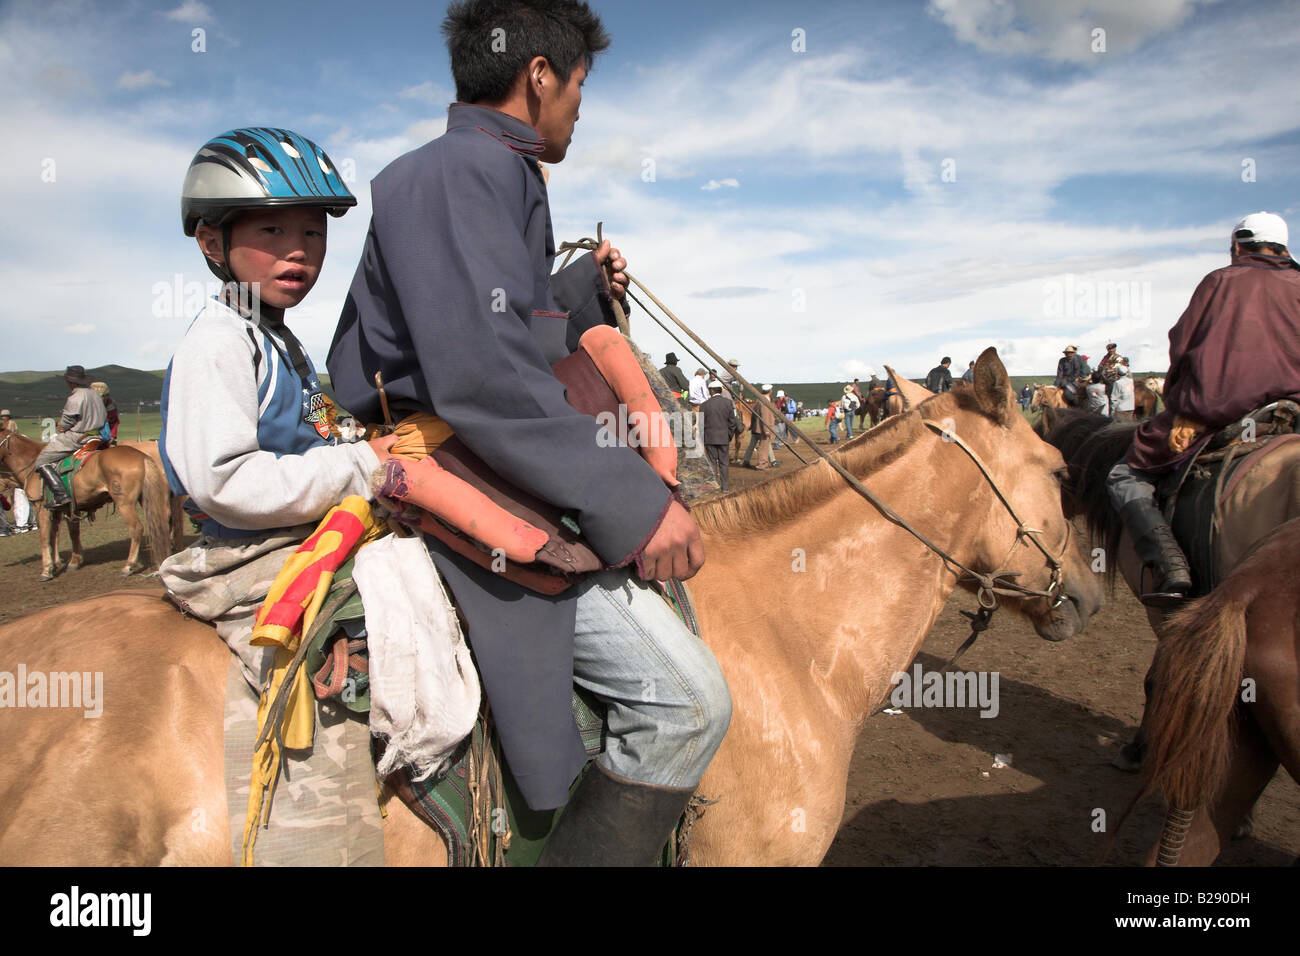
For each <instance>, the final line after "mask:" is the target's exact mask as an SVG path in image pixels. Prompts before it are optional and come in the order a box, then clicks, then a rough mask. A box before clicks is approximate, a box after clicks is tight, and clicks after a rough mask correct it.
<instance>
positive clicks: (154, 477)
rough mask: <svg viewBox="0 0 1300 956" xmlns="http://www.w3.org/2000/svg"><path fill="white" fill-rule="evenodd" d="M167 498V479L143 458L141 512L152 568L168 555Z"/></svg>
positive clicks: (152, 462)
mask: <svg viewBox="0 0 1300 956" xmlns="http://www.w3.org/2000/svg"><path fill="white" fill-rule="evenodd" d="M170 495H171V488H170V487H168V485H167V476H166V475H165V474H163V470H162V469H161V468H159V467H158V465H157V463H155V462H154V460H153V459H152V458H150V457H149V456H148V455H145V456H144V485H143V487H142V488H141V491H140V504H141V505H142V507H143V510H144V534H145V541H146V543H147V546H148V548H149V562H150V563H151V564H153V565H154V566H155V567H156V566H158V565H159V564H162V563H163V561H164V560H166V558H167V556H168V555H169V554H171V499H170Z"/></svg>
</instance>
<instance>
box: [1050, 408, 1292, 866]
mask: <svg viewBox="0 0 1300 956" xmlns="http://www.w3.org/2000/svg"><path fill="white" fill-rule="evenodd" d="M1055 414H1056V416H1057V424H1056V426H1055V427H1054V428H1053V429H1052V431H1051V432H1050V434H1049V435H1048V441H1049V442H1050V443H1051V444H1053V445H1055V446H1056V447H1058V448H1059V449H1060V450H1061V452H1062V454H1063V455H1064V456H1065V460H1066V463H1067V464H1068V466H1069V468H1070V481H1069V493H1068V494H1067V499H1066V503H1065V504H1066V508H1065V510H1066V513H1067V514H1075V513H1077V514H1081V515H1083V516H1085V517H1086V519H1087V523H1088V527H1089V530H1090V532H1091V535H1092V538H1093V542H1094V543H1095V544H1099V545H1101V546H1102V548H1103V553H1104V555H1105V556H1106V571H1107V573H1108V575H1109V576H1110V577H1111V578H1112V580H1113V579H1114V577H1115V576H1116V575H1117V574H1118V575H1122V576H1123V578H1124V580H1125V581H1126V582H1127V584H1128V585H1129V588H1130V590H1132V591H1133V593H1134V594H1140V593H1141V575H1142V565H1141V561H1140V560H1139V559H1138V557H1137V551H1136V548H1135V547H1134V545H1133V542H1132V539H1131V538H1130V537H1129V534H1128V532H1127V531H1126V530H1125V528H1124V527H1123V524H1122V522H1121V521H1120V520H1119V516H1118V514H1117V513H1116V512H1115V511H1114V509H1113V508H1112V506H1111V504H1110V501H1109V497H1108V495H1107V492H1106V475H1107V474H1108V473H1109V471H1110V469H1111V467H1112V466H1113V465H1114V464H1115V462H1117V461H1118V460H1119V459H1120V458H1122V457H1123V456H1124V454H1125V452H1126V451H1127V449H1128V446H1129V445H1130V444H1131V442H1132V436H1133V432H1134V431H1135V430H1136V428H1137V425H1136V423H1114V424H1111V423H1109V422H1108V421H1107V420H1106V419H1104V418H1101V417H1100V416H1096V415H1088V414H1086V413H1082V412H1077V411H1073V410H1066V411H1059V412H1056V413H1055ZM1243 467H1246V466H1244V465H1243ZM1239 475H1242V477H1241V478H1240V480H1237V479H1234V483H1233V484H1232V485H1231V486H1230V488H1229V489H1228V490H1225V491H1224V493H1223V495H1222V497H1221V498H1220V500H1219V503H1218V507H1219V517H1220V527H1221V532H1220V534H1219V536H1218V539H1217V549H1216V555H1215V559H1216V561H1217V564H1218V567H1219V568H1221V569H1222V574H1223V575H1224V578H1225V582H1226V581H1227V580H1233V581H1237V582H1238V583H1237V584H1236V585H1235V588H1234V589H1230V590H1229V591H1228V592H1227V594H1226V595H1225V597H1224V598H1223V600H1224V601H1227V602H1229V605H1230V606H1231V605H1232V602H1233V601H1234V600H1236V599H1235V598H1234V594H1239V593H1240V592H1241V590H1242V589H1243V588H1245V587H1246V583H1245V582H1248V581H1249V575H1250V574H1258V573H1259V568H1260V566H1261V565H1260V564H1258V563H1256V558H1252V559H1251V561H1250V564H1249V567H1250V568H1251V569H1252V570H1250V571H1242V572H1241V575H1240V576H1239V575H1238V572H1237V570H1236V569H1237V568H1238V567H1243V568H1244V567H1246V559H1247V557H1248V556H1249V555H1250V554H1251V553H1252V552H1253V551H1254V549H1255V548H1257V547H1258V548H1263V544H1262V543H1261V542H1263V541H1265V539H1267V540H1268V541H1269V542H1274V543H1273V544H1272V545H1271V548H1272V550H1271V551H1270V554H1273V553H1274V552H1276V551H1277V550H1278V548H1279V547H1281V546H1280V545H1278V544H1277V543H1276V542H1275V538H1276V536H1272V537H1270V532H1272V531H1273V530H1274V529H1277V528H1279V527H1281V526H1283V525H1286V526H1288V527H1290V528H1291V529H1292V532H1293V533H1294V530H1295V527H1296V525H1295V519H1300V441H1294V440H1293V441H1290V442H1288V443H1286V444H1284V445H1279V446H1278V447H1277V449H1276V450H1271V451H1270V452H1269V453H1268V454H1267V456H1266V457H1263V458H1261V459H1259V460H1257V461H1256V463H1255V464H1253V466H1252V467H1251V468H1250V470H1249V471H1248V472H1245V473H1240V472H1239ZM1255 553H1256V555H1258V552H1255ZM1295 553H1296V552H1294V551H1293V552H1292V556H1294V554H1295ZM1293 568H1294V564H1291V565H1279V566H1277V567H1275V568H1274V570H1273V571H1272V572H1271V575H1270V577H1269V583H1272V584H1275V585H1276V584H1279V580H1280V578H1281V577H1282V575H1281V574H1279V571H1281V572H1283V573H1290V574H1292V575H1293V574H1294V572H1293ZM1220 587H1221V588H1222V587H1223V585H1220ZM1210 597H1211V599H1213V600H1217V599H1218V590H1216V591H1215V592H1214V594H1212V595H1211V596H1210ZM1198 606H1199V605H1198ZM1212 606H1216V607H1217V606H1220V605H1217V604H1216V605H1212ZM1147 617H1148V620H1149V621H1150V623H1151V627H1152V629H1153V630H1154V631H1155V632H1156V636H1157V638H1158V640H1159V648H1160V649H1158V650H1157V655H1158V656H1159V655H1160V654H1161V653H1163V646H1164V641H1165V639H1166V637H1167V635H1168V634H1169V633H1171V632H1170V630H1169V628H1170V627H1171V626H1172V625H1171V623H1170V620H1169V619H1168V618H1167V617H1166V615H1165V614H1164V613H1163V612H1161V611H1158V610H1156V609H1154V608H1149V609H1148V610H1147ZM1179 620H1182V621H1183V623H1182V624H1181V625H1179V627H1180V629H1181V631H1185V630H1186V629H1187V627H1189V626H1191V625H1188V624H1187V623H1186V619H1185V618H1181V617H1180V618H1179ZM1225 626H1226V625H1225ZM1197 627H1198V628H1199V629H1201V630H1203V628H1204V625H1203V624H1198V625H1197ZM1229 636H1231V635H1225V636H1224V637H1223V640H1224V641H1226V640H1227V638H1228V637H1229ZM1238 637H1240V635H1238ZM1236 639H1237V638H1234V640H1236ZM1273 639H1274V638H1270V640H1273ZM1286 640H1290V641H1292V642H1294V624H1293V631H1292V634H1291V635H1289V636H1288V637H1287V638H1286ZM1256 643H1257V645H1258V646H1259V647H1260V648H1262V647H1264V646H1265V642H1264V641H1263V640H1257V642H1256ZM1243 646H1244V645H1243ZM1239 652H1240V650H1239ZM1290 653H1291V654H1292V655H1294V654H1295V648H1294V646H1292V647H1291V651H1290ZM1187 657H1188V652H1187V651H1186V649H1185V648H1184V649H1181V650H1179V651H1177V652H1172V651H1171V652H1170V656H1168V657H1167V658H1166V663H1165V664H1164V665H1161V664H1159V663H1158V662H1157V664H1156V665H1155V666H1153V668H1152V671H1151V673H1150V674H1149V675H1148V687H1149V690H1150V693H1151V700H1150V701H1149V702H1148V707H1147V709H1146V711H1145V712H1144V713H1143V715H1142V726H1141V728H1140V730H1139V738H1140V739H1144V740H1146V741H1147V742H1148V747H1157V746H1158V747H1160V748H1166V749H1167V748H1170V747H1172V748H1173V750H1172V751H1168V750H1167V753H1166V754H1165V756H1160V757H1157V756H1152V757H1151V758H1149V759H1152V760H1154V761H1156V762H1157V763H1160V764H1164V765H1165V767H1164V768H1163V769H1161V770H1160V771H1159V773H1160V774H1161V775H1162V776H1168V774H1169V773H1174V772H1175V771H1171V770H1169V766H1170V765H1171V764H1170V761H1171V760H1172V759H1174V758H1177V761H1181V760H1182V759H1183V758H1185V757H1186V756H1187V755H1188V753H1189V752H1190V751H1189V750H1188V748H1189V747H1194V746H1199V745H1200V744H1199V742H1196V741H1193V742H1191V743H1188V742H1186V741H1181V738H1180V741H1181V742H1171V741H1169V740H1165V741H1161V742H1160V743H1159V744H1157V743H1156V741H1155V735H1156V734H1157V733H1167V732H1169V731H1168V730H1167V728H1170V727H1175V728H1177V724H1178V722H1177V720H1176V719H1175V718H1173V717H1169V716H1161V717H1159V718H1157V715H1156V712H1155V710H1154V709H1153V708H1154V700H1155V696H1156V695H1157V694H1158V693H1160V691H1159V689H1158V686H1157V685H1158V682H1160V681H1162V680H1170V679H1173V680H1174V681H1175V683H1174V684H1173V687H1174V689H1175V690H1177V691H1178V692H1180V693H1186V692H1187V684H1186V682H1187V681H1188V680H1193V681H1196V680H1206V679H1212V680H1221V679H1222V677H1221V672H1220V673H1219V675H1218V676H1217V677H1215V678H1208V677H1207V675H1205V674H1181V675H1174V676H1173V677H1171V673H1170V668H1171V667H1175V666H1183V665H1182V663H1181V662H1183V661H1185V660H1186V659H1187ZM1170 661H1174V662H1179V663H1174V664H1171V663H1169V662H1170ZM1293 664H1294V662H1292V665H1293ZM1194 666H1196V667H1198V668H1199V667H1203V666H1206V665H1205V662H1204V661H1202V662H1201V663H1196V664H1194ZM1216 666H1227V667H1228V669H1231V667H1232V666H1235V665H1233V664H1231V662H1229V663H1228V664H1227V665H1223V664H1222V662H1220V664H1219V665H1216ZM1275 666H1280V667H1281V668H1282V673H1283V674H1285V673H1286V666H1287V665H1286V661H1285V659H1283V660H1282V661H1281V662H1275ZM1162 667H1163V670H1162V669H1161V668H1162ZM1238 676H1240V675H1238ZM1249 676H1253V677H1256V679H1257V680H1258V677H1257V675H1256V674H1254V673H1253V672H1250V673H1249ZM1278 680H1279V678H1277V677H1276V676H1274V677H1273V678H1272V679H1271V683H1273V684H1276V682H1277V681H1278ZM1291 680H1292V684H1291V687H1292V691H1291V693H1292V695H1293V697H1294V680H1295V677H1294V674H1292V677H1291ZM1216 686H1221V684H1218V685H1216ZM1282 686H1286V685H1285V683H1283V685H1282ZM1272 692H1273V693H1277V690H1276V688H1275V689H1274V690H1273V691H1272ZM1198 693H1206V691H1205V689H1204V688H1202V689H1200V690H1198ZM1210 706H1212V705H1211V704H1210V702H1209V700H1208V699H1206V707H1207V708H1208V707H1210ZM1213 706H1216V707H1221V706H1222V701H1221V699H1218V700H1217V701H1216V703H1214V704H1213ZM1162 709H1163V710H1164V711H1165V712H1166V714H1167V713H1168V712H1169V706H1168V698H1166V704H1164V705H1162ZM1253 713H1254V714H1255V715H1256V716H1257V717H1258V716H1259V714H1260V713H1261V711H1258V710H1256V711H1254V712H1253ZM1202 718H1203V719H1206V720H1208V719H1210V717H1209V716H1208V711H1207V714H1203V715H1202ZM1157 719H1159V720H1160V721H1161V723H1162V724H1163V725H1164V726H1163V728H1161V729H1158V728H1157V727H1156V726H1155V724H1154V722H1155V721H1156V720H1157ZM1216 719H1217V718H1216ZM1224 719H1229V718H1228V717H1225V718H1224ZM1177 733H1179V734H1182V733H1183V731H1182V730H1181V729H1178V730H1177ZM1259 739H1261V738H1258V737H1257V738H1256V741H1255V744H1252V743H1251V742H1250V740H1249V739H1247V738H1243V740H1244V743H1243V745H1242V746H1243V748H1244V749H1243V750H1242V751H1241V756H1240V758H1238V757H1237V756H1233V757H1232V763H1233V764H1234V765H1236V764H1237V763H1238V762H1239V761H1240V762H1241V764H1242V766H1253V765H1254V764H1252V761H1254V762H1255V763H1256V764H1257V763H1259V761H1261V760H1264V759H1265V758H1264V757H1261V756H1260V754H1261V753H1265V751H1261V750H1260V749H1259V747H1258V746H1256V744H1258V741H1259ZM1128 749H1129V748H1126V751H1127V750H1128ZM1218 751H1219V753H1220V755H1222V753H1223V748H1222V747H1221V746H1220V747H1218ZM1171 755H1172V756H1171ZM1214 759H1215V760H1221V759H1222V756H1220V757H1216V758H1214ZM1279 759H1283V758H1282V756H1281V753H1280V752H1279V753H1277V754H1275V756H1274V758H1273V762H1272V765H1271V769H1270V770H1269V771H1268V773H1269V775H1271V774H1272V772H1273V770H1275V769H1276V768H1277V763H1278V760H1279ZM1175 762H1176V761H1175ZM1126 769H1127V768H1126ZM1288 769H1289V765H1288ZM1205 777H1206V774H1201V779H1202V780H1204V779H1205ZM1252 779H1254V777H1253V776H1249V775H1247V776H1240V775H1237V776H1234V777H1231V778H1230V787H1229V789H1227V790H1225V791H1224V792H1223V793H1222V794H1220V795H1219V797H1218V800H1219V803H1220V805H1221V806H1219V807H1218V808H1217V809H1215V810H1214V811H1212V812H1211V820H1210V822H1209V823H1208V824H1207V823H1206V821H1201V824H1199V825H1198V823H1197V821H1196V820H1195V818H1192V819H1191V823H1190V825H1191V826H1192V828H1193V829H1194V831H1195V832H1196V833H1197V834H1199V835H1198V836H1197V841H1198V843H1197V845H1198V846H1199V847H1200V848H1201V849H1200V850H1198V851H1197V853H1195V854H1193V856H1192V857H1190V858H1185V859H1184V861H1183V862H1184V863H1187V862H1189V860H1192V859H1194V860H1197V861H1199V862H1201V863H1208V862H1209V859H1204V858H1203V857H1204V853H1205V852H1207V851H1206V850H1205V848H1206V847H1208V846H1209V845H1210V844H1209V842H1208V841H1209V839H1210V834H1211V832H1212V831H1211V830H1207V829H1205V826H1212V829H1213V830H1215V831H1217V828H1218V827H1219V825H1220V822H1221V821H1222V820H1226V819H1228V818H1230V817H1235V819H1236V820H1237V822H1240V820H1241V818H1242V817H1243V816H1245V814H1246V813H1247V811H1248V810H1249V809H1250V807H1251V806H1252V805H1253V803H1254V801H1255V798H1256V797H1258V795H1259V792H1260V790H1262V789H1263V784H1262V783H1260V784H1258V786H1256V787H1255V789H1254V790H1253V791H1251V789H1250V786H1251V785H1250V784H1249V780H1252ZM1265 782H1267V778H1265ZM1206 786H1208V785H1206ZM1198 788H1199V789H1197V788H1193V789H1195V790H1196V792H1198V793H1203V792H1204V787H1203V786H1201V785H1198ZM1247 791H1250V792H1249V793H1248V792H1247ZM1178 794H1179V795H1178V797H1177V798H1176V799H1178V800H1185V799H1188V797H1187V795H1186V794H1187V791H1184V790H1179V791H1178ZM1171 802H1172V801H1171ZM1173 805H1174V806H1175V807H1178V808H1179V809H1180V810H1183V811H1186V810H1191V809H1194V808H1195V807H1196V806H1198V805H1197V804H1192V805H1191V806H1190V807H1189V806H1187V805H1185V804H1179V803H1173ZM1238 809H1239V812H1238ZM1201 816H1204V813H1202V814H1201ZM1186 825H1187V819H1186V818H1185V817H1180V816H1178V815H1177V814H1174V813H1172V812H1171V814H1170V817H1169V819H1168V820H1167V823H1166V828H1167V829H1168V828H1169V827H1171V826H1172V827H1174V829H1175V831H1177V830H1178V829H1180V828H1185V826H1186ZM1235 825H1236V824H1235V823H1234V826H1235ZM1228 833H1229V836H1230V835H1231V830H1229V831H1228ZM1215 846H1216V849H1215V850H1214V854H1215V855H1217V853H1218V850H1217V844H1215ZM1153 859H1154V857H1153ZM1210 859H1213V857H1210Z"/></svg>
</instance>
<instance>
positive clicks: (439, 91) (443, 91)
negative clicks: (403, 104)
mask: <svg viewBox="0 0 1300 956" xmlns="http://www.w3.org/2000/svg"><path fill="white" fill-rule="evenodd" d="M397 95H398V96H400V97H403V98H404V99H409V100H419V101H420V102H421V103H428V104H429V105H430V106H440V107H445V106H446V105H447V104H448V103H450V102H452V101H453V100H454V99H455V98H456V97H455V94H453V93H452V92H451V91H450V90H449V89H448V88H447V87H445V86H442V85H440V84H438V83H434V82H432V81H430V80H425V81H424V82H423V83H420V84H418V85H416V86H408V87H406V88H405V89H404V90H401V91H399V92H398V94H397Z"/></svg>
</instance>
